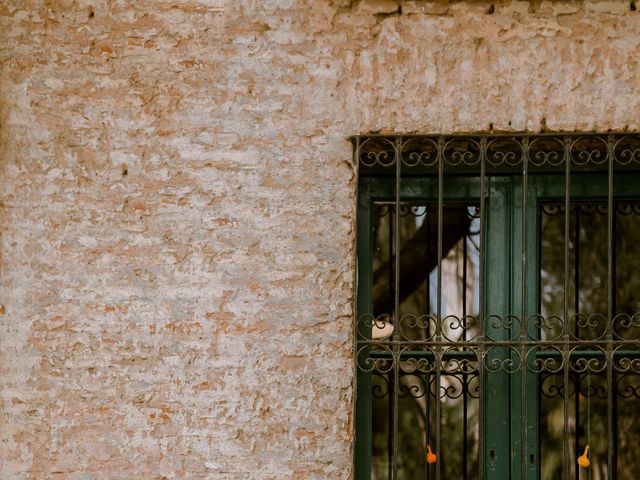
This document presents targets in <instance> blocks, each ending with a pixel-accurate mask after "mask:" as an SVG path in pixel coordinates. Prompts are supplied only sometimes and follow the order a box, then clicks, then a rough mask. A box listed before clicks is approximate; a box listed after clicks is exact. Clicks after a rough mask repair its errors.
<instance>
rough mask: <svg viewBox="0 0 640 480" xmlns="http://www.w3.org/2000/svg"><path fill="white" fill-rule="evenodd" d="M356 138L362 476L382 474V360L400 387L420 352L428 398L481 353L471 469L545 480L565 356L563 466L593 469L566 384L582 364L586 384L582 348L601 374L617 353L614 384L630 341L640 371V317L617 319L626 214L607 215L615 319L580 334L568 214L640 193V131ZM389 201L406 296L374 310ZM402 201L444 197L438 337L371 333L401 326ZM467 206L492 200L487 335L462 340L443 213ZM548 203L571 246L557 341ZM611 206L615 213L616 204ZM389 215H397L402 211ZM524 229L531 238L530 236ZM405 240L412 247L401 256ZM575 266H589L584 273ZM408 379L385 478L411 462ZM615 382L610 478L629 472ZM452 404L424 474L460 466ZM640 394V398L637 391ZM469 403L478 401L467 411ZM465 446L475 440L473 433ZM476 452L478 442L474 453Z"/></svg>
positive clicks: (482, 250) (483, 312) (482, 236)
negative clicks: (451, 309)
mask: <svg viewBox="0 0 640 480" xmlns="http://www.w3.org/2000/svg"><path fill="white" fill-rule="evenodd" d="M353 141H354V151H355V158H356V161H357V162H358V165H359V176H358V208H357V256H358V266H357V279H358V280H357V306H356V310H357V311H356V319H357V320H356V327H355V328H356V335H355V337H356V339H355V352H356V353H355V357H356V370H357V388H356V398H357V400H356V422H355V449H354V451H355V472H356V479H358V480H365V479H366V480H370V479H371V478H372V460H373V459H372V437H373V431H372V429H373V420H374V419H373V415H374V408H373V403H374V401H375V400H374V397H373V396H372V395H371V391H372V388H373V387H374V385H373V376H374V375H375V373H376V369H378V370H379V369H381V368H382V369H383V370H385V375H386V378H387V379H389V381H390V382H391V385H401V383H400V381H401V376H402V375H403V374H404V373H406V372H403V371H402V370H403V366H402V362H403V361H408V360H409V359H412V361H413V363H412V365H413V366H415V365H416V364H417V363H419V360H418V359H419V358H422V359H423V361H424V362H423V365H428V367H426V368H425V370H424V371H425V373H424V376H425V377H427V380H426V385H427V387H426V388H425V390H426V391H427V393H426V395H427V398H428V396H429V388H430V387H429V386H428V385H431V384H433V383H435V387H434V388H435V391H436V392H441V391H442V385H441V380H442V378H443V375H445V373H446V372H445V371H446V368H445V367H443V364H444V362H445V361H447V359H449V358H454V357H459V358H464V357H465V356H467V357H473V360H475V367H474V368H475V370H474V375H476V376H477V377H478V380H477V382H478V387H477V388H478V390H479V395H478V399H477V402H478V406H477V410H476V413H475V415H476V418H475V421H476V427H475V428H476V432H477V433H476V435H477V445H475V450H474V452H475V455H476V457H477V458H475V460H474V461H473V465H472V467H473V468H475V473H473V472H472V471H471V469H469V470H468V469H467V467H465V469H464V472H463V476H464V478H481V479H482V478H488V479H498V480H503V479H504V480H513V479H527V480H538V479H540V478H543V477H544V474H543V470H542V469H541V451H542V450H543V449H544V446H543V444H544V442H545V439H544V438H542V437H544V435H541V426H540V425H541V424H540V421H541V420H540V416H541V413H540V412H541V410H540V409H541V405H540V402H541V400H540V399H541V394H540V391H541V388H542V387H541V375H542V373H543V370H544V369H545V368H547V369H554V368H559V370H558V372H556V373H559V374H561V375H563V376H564V381H565V383H564V385H565V388H564V392H563V394H562V402H563V405H562V409H563V411H562V422H563V426H562V445H561V448H562V461H561V463H562V465H561V466H562V478H563V480H565V479H566V480H569V479H570V478H571V479H574V478H576V479H577V478H583V477H580V475H581V471H580V469H579V467H576V466H575V463H576V462H575V460H576V459H575V453H576V450H577V448H578V445H577V440H578V439H579V437H580V435H579V434H575V435H574V436H575V438H576V445H575V446H573V445H570V443H571V441H570V438H569V433H568V432H569V429H570V422H571V421H572V419H571V415H570V406H571V405H570V401H571V399H570V398H569V397H570V394H569V392H568V390H569V388H568V387H567V385H569V384H570V376H572V375H576V376H577V378H578V383H577V385H578V388H580V387H581V384H580V382H581V379H580V373H576V372H574V371H573V370H575V368H573V367H572V366H575V364H576V360H574V358H577V359H578V361H583V364H582V365H583V367H584V365H587V368H589V375H590V374H591V373H590V372H591V369H594V370H595V367H596V366H598V365H604V364H606V372H605V375H606V376H607V382H610V381H611V378H613V376H615V375H616V373H615V371H614V358H615V355H618V354H621V353H622V352H625V351H627V350H629V351H630V352H631V353H627V354H626V357H625V360H626V361H628V362H630V364H631V365H634V367H633V369H632V370H633V372H634V373H640V372H639V371H637V370H640V369H637V368H636V366H638V367H640V365H637V363H636V362H637V360H638V358H639V357H640V354H638V351H640V345H639V344H638V339H637V337H636V336H635V328H636V327H638V326H640V325H638V318H637V317H636V316H635V315H631V316H630V318H629V324H630V325H628V328H633V329H634V335H633V337H632V338H628V337H624V336H619V335H617V333H616V332H615V331H614V326H612V325H614V323H615V319H614V314H613V311H612V299H611V297H612V296H613V285H612V284H613V282H612V274H613V273H614V272H612V270H613V269H614V268H615V265H612V262H611V256H612V249H613V248H614V247H613V246H612V244H613V243H614V241H613V235H614V231H613V227H614V225H613V224H614V220H610V221H609V220H608V227H607V232H606V235H607V239H608V240H607V241H608V247H607V249H608V256H609V262H608V267H607V268H608V271H607V275H608V282H607V295H608V297H609V298H608V302H607V303H608V312H606V318H605V320H606V325H608V326H605V328H606V335H605V337H603V338H596V339H586V338H579V337H576V338H572V337H571V336H570V333H569V321H570V320H569V319H570V318H571V314H570V312H569V301H568V300H567V298H568V296H569V293H568V292H569V290H570V289H569V285H568V282H569V278H568V277H569V275H568V274H567V272H568V271H569V265H568V263H569V258H570V252H569V250H570V239H569V231H570V228H572V226H571V225H572V224H571V221H572V220H571V216H570V214H569V213H568V212H570V210H571V208H572V207H573V206H575V205H582V204H585V205H586V204H590V205H605V206H606V207H607V208H608V210H607V211H608V212H612V211H614V208H613V207H614V202H621V201H628V202H631V203H633V202H635V201H636V200H637V199H639V198H640V174H639V173H638V172H636V171H635V169H636V168H637V167H638V166H639V164H640V150H639V145H640V139H639V136H638V135H635V134H626V135H617V136H616V135H604V136H602V135H600V136H598V135H584V134H582V135H579V134H571V135H569V134H565V135H521V136H508V135H504V136H503V135H476V136H456V135H450V136H443V135H433V136H408V137H404V136H398V137H380V136H371V137H366V136H360V137H354V139H353ZM376 205H389V209H390V210H391V211H393V212H397V213H398V217H397V218H398V221H397V222H395V223H394V225H395V226H394V232H389V235H388V242H389V244H395V245H396V246H395V247H393V246H392V247H390V251H392V252H391V253H389V255H388V263H389V265H391V264H393V266H392V267H391V268H392V269H395V274H393V272H392V273H390V274H389V276H388V282H389V283H390V285H389V291H392V292H393V296H394V297H395V299H394V302H395V305H393V306H392V307H389V311H384V312H379V311H378V312H374V270H375V268H374V257H375V253H374V249H375V248H376V246H375V245H374V243H375V239H374V238H373V236H374V231H375V228H376V227H375V225H374V222H375V221H376V213H375V210H376ZM403 205H406V206H411V205H414V206H415V205H417V206H420V207H419V208H424V209H428V208H432V209H433V210H434V211H435V212H436V213H434V215H435V216H436V217H437V218H438V221H437V228H436V230H437V231H436V233H435V234H433V235H432V237H434V238H435V239H436V242H437V250H438V251H437V265H436V267H435V269H434V272H433V273H435V274H436V275H435V277H437V279H436V282H435V283H436V286H437V288H436V290H437V291H436V295H435V299H436V302H435V303H437V306H436V307H435V308H434V309H433V311H432V312H430V311H427V312H426V315H425V317H426V318H427V320H426V323H427V324H432V325H433V326H434V331H433V333H432V334H431V336H429V335H426V337H427V338H426V340H423V341H417V340H415V339H410V338H409V337H406V336H404V334H403V333H402V332H400V331H399V330H400V328H395V329H394V331H393V334H392V335H391V336H390V337H389V338H383V339H374V338H372V331H373V329H374V328H378V327H379V326H381V325H379V324H378V322H387V323H392V324H393V325H396V326H399V327H402V316H401V313H397V312H398V311H399V310H400V303H401V300H400V298H399V297H400V291H401V288H402V287H401V282H402V272H401V270H400V264H401V256H402V254H403V250H402V248H401V247H402V245H403V244H402V242H401V238H400V233H401V232H400V227H399V226H398V224H399V223H400V220H399V212H400V211H401V207H402V206H403ZM456 205H458V206H465V205H475V206H476V208H477V209H478V210H479V212H480V213H479V224H480V227H479V232H478V236H479V244H480V245H479V248H478V250H479V255H478V256H479V270H480V271H479V274H478V283H479V285H478V286H477V288H478V290H479V293H478V297H479V298H478V302H479V305H478V312H477V313H476V315H477V317H478V318H477V325H476V326H475V329H476V330H475V334H474V338H473V339H471V340H470V341H469V342H467V343H466V344H465V343H464V342H462V343H461V342H458V343H456V342H451V341H450V340H451V339H447V338H446V334H444V336H443V328H444V326H443V312H442V308H443V306H442V302H443V300H442V288H443V287H442V284H443V280H442V275H443V273H442V269H443V267H442V265H443V259H444V257H445V256H446V253H447V252H446V251H444V250H445V248H444V246H443V238H444V236H445V225H444V223H445V220H444V219H443V216H444V214H445V210H444V208H445V206H456ZM544 205H555V206H558V205H559V206H561V207H564V208H565V214H563V216H562V218H563V220H562V222H563V225H562V226H563V227H564V238H562V239H561V240H562V242H561V243H562V245H561V246H562V248H563V250H564V265H563V266H564V269H565V272H564V273H565V275H564V285H563V287H564V290H563V292H564V293H563V297H564V298H565V301H564V308H563V312H561V315H560V317H561V319H560V322H561V323H562V322H564V323H563V325H564V324H566V326H562V327H561V329H562V332H563V333H562V338H555V339H554V341H553V342H552V341H547V340H546V339H545V338H543V336H544V334H543V333H541V332H543V329H544V328H546V326H547V324H546V323H545V322H549V319H545V318H542V315H541V311H540V308H541V307H540V305H541V298H540V297H541V295H540V290H541V280H540V275H541V270H540V268H541V267H540V263H541V239H542V236H541V235H542V230H541V220H540V219H541V211H542V209H543V207H544ZM607 215H608V214H607ZM609 216H610V217H612V218H615V214H614V215H608V217H609ZM389 222H390V223H389V225H391V223H393V222H391V221H389ZM576 228H577V227H576ZM576 232H577V230H576ZM392 236H395V237H394V238H392ZM523 239H526V242H524V243H523ZM574 243H575V242H574ZM578 243H579V242H578ZM396 251H399V252H400V254H399V255H398V254H396ZM465 262H466V260H465ZM488 266H489V267H488ZM575 278H578V274H577V273H576V274H575ZM392 283H393V285H391V284H392ZM576 288H577V287H576ZM428 292H429V290H428ZM465 292H466V287H465ZM427 295H429V293H427ZM638 296H639V297H640V294H639V295H638ZM575 308H576V309H577V306H576V307H575ZM574 317H575V319H576V320H575V321H577V319H578V318H579V317H578V316H577V313H575V312H574ZM412 318H416V317H415V316H413V317H412ZM381 319H382V320H381ZM538 321H540V322H542V323H538ZM430 322H431V323H430ZM416 324H417V322H416ZM443 337H444V338H443ZM545 342H547V343H545ZM625 349H626V350H625ZM600 352H602V354H600ZM598 356H600V357H602V358H603V359H604V360H603V361H602V362H600V363H597V362H596V360H593V363H588V362H589V358H591V357H598ZM623 356H624V355H623ZM436 359H439V360H440V361H437V360H436ZM558 359H559V360H558ZM585 359H586V360H585ZM473 360H472V361H473ZM536 362H537V363H536ZM545 362H546V363H545ZM584 362H587V363H584ZM619 363H620V362H618V363H617V364H619ZM617 364H616V365H617ZM381 366H383V367H381ZM592 367H593V368H592ZM572 368H573V370H572ZM433 377H435V380H433ZM589 378H590V377H589ZM607 385H609V383H607ZM397 390H398V389H395V390H394V391H393V395H395V397H394V399H395V400H393V401H392V400H389V401H388V404H389V409H388V419H387V420H388V426H387V429H388V435H389V438H390V439H391V440H389V441H388V447H389V448H388V450H389V452H388V464H389V465H388V466H389V468H388V473H387V474H386V476H384V477H383V478H390V479H394V480H395V479H400V478H405V477H403V476H402V475H403V470H402V469H401V468H400V467H399V465H398V461H399V458H400V457H401V456H402V455H401V454H400V453H399V452H400V451H401V449H402V445H399V443H400V441H399V433H400V432H399V430H400V429H401V428H403V426H402V425H401V422H400V416H401V411H400V410H401V407H400V403H401V402H400V401H399V397H398V393H397ZM611 390H612V389H611V388H610V389H608V392H607V400H608V403H607V405H608V407H607V419H606V422H605V423H606V424H607V428H606V430H607V432H606V436H607V438H606V440H607V442H606V444H607V451H606V452H605V455H606V459H607V465H606V472H605V474H606V476H605V477H603V478H616V477H615V470H616V452H614V451H613V445H614V444H616V442H617V438H618V436H617V435H618V432H614V431H613V430H614V429H615V428H616V425H615V422H616V419H615V418H613V417H614V413H612V408H613V407H612V406H611V405H612V404H613V400H612V396H613V395H614V394H613V393H612V392H611ZM389 395H391V393H390V394H389ZM438 397H439V396H438ZM389 398H391V396H390V397H389ZM575 398H576V399H579V398H581V394H580V393H577V394H575ZM577 401H578V400H576V402H577ZM441 403H442V402H441V401H436V402H435V405H434V409H435V413H434V412H430V415H435V417H436V420H435V425H433V428H432V430H434V431H433V432H431V435H430V436H431V439H432V440H431V442H429V439H428V438H427V443H433V447H434V451H435V453H436V455H437V456H436V458H437V460H436V461H435V462H434V464H428V463H427V462H426V457H425V465H424V469H423V473H422V474H421V475H422V476H421V478H432V479H436V480H440V479H444V478H447V472H448V471H447V470H446V469H444V468H443V467H442V461H441V458H442V456H441V447H442V442H441V438H440V437H441V435H442V427H443V419H442V417H441V415H442V408H444V407H443V406H442V405H441ZM635 404H638V402H637V401H635ZM576 405H578V404H577V403H576ZM427 408H428V407H427ZM575 408H576V409H577V408H579V407H578V406H576V407H575ZM465 412H466V411H465ZM576 412H578V410H574V411H573V415H574V417H575V415H576ZM466 415H467V414H466V413H465V419H466ZM577 415H578V417H577V419H576V418H574V419H573V421H575V423H576V425H578V424H579V423H580V422H581V417H580V413H578V414H577ZM389 419H393V421H391V420H389ZM465 421H466V420H465ZM426 422H427V423H426V424H427V426H426V427H425V428H426V429H427V431H428V430H429V428H430V427H429V425H431V422H433V420H431V419H430V418H428V419H427V420H426ZM465 428H466V427H465ZM575 429H576V430H577V429H578V426H576V427H575ZM465 435H466V433H465ZM427 437H429V432H427ZM463 444H465V445H466V440H464V441H463ZM430 447H431V445H430ZM572 448H573V450H572ZM474 452H470V451H469V450H468V451H467V455H469V454H473V453H474ZM443 456H444V455H443ZM465 464H466V460H465ZM591 468H593V467H591ZM449 472H450V470H449ZM405 475H406V473H405ZM406 478H409V477H406ZM411 478H414V477H411ZM458 478H459V477H458ZM554 478H557V477H554ZM584 478H586V477H584Z"/></svg>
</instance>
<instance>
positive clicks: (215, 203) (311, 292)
mask: <svg viewBox="0 0 640 480" xmlns="http://www.w3.org/2000/svg"><path fill="white" fill-rule="evenodd" d="M632 7H633V5H632V4H630V3H629V2H619V1H590V2H548V1H547V2H544V1H543V2H522V1H514V2H506V3H495V4H493V6H492V5H491V4H489V3H485V2H477V1H475V2H456V3H447V2H425V1H421V0H413V1H408V0H407V1H403V2H398V1H393V0H361V1H357V0H354V1H349V0H343V1H331V0H136V1H125V0H40V1H36V0H0V202H1V203H0V229H1V230H0V234H1V244H0V275H1V277H0V305H1V307H0V413H1V416H0V478H2V479H3V480H4V479H6V480H24V479H73V480H97V479H262V480H266V479H347V478H351V475H352V467H351V464H352V453H351V452H352V450H351V445H352V444H351V441H352V405H353V390H352V383H353V368H352V353H351V350H352V321H353V293H352V292H353V284H354V249H353V241H354V238H353V236H354V191H355V173H354V168H353V166H352V164H351V161H350V159H351V146H350V143H349V142H348V140H347V138H348V136H350V135H352V134H357V133H360V132H370V131H378V130H383V131H398V132H466V131H487V130H489V129H491V128H493V129H495V130H504V131H522V130H529V131H538V130H540V129H541V128H546V129H549V130H574V129H577V130H607V129H615V130H622V129H625V128H628V129H631V130H638V129H640V113H639V112H640V67H639V63H638V62H639V60H640V56H639V55H638V52H639V49H638V46H639V43H640V12H638V11H635V10H634V9H633V8H632Z"/></svg>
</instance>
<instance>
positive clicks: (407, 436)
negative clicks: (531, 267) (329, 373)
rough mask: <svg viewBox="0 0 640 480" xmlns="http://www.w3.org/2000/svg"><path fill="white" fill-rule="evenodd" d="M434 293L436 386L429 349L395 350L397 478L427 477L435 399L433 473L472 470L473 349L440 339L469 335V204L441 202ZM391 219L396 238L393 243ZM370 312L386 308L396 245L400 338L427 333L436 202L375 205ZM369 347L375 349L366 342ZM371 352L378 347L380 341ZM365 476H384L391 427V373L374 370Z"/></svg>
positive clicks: (474, 279)
mask: <svg viewBox="0 0 640 480" xmlns="http://www.w3.org/2000/svg"><path fill="white" fill-rule="evenodd" d="M443 213H444V215H443V222H442V223H443V235H442V255H443V260H442V267H441V269H442V271H441V276H442V289H441V290H442V293H441V302H440V314H441V315H440V319H441V320H440V322H441V326H442V337H443V341H444V344H443V345H444V346H443V348H444V350H445V354H444V359H443V362H442V365H441V369H442V376H441V379H440V392H437V391H436V390H437V384H436V375H435V374H434V373H433V372H434V371H435V366H434V360H433V359H434V356H433V352H432V351H431V350H430V348H428V347H426V346H416V347H411V348H407V349H406V350H404V351H403V353H402V361H401V362H400V377H399V378H400V385H398V386H397V394H398V411H399V417H398V422H399V425H398V431H399V435H398V438H397V441H398V478H399V479H428V478H435V475H434V471H435V470H434V468H435V466H434V465H429V464H427V462H426V451H427V445H428V444H431V446H432V447H434V446H435V428H436V426H435V425H436V415H435V410H436V407H435V405H436V402H440V405H441V444H440V445H441V448H440V450H441V451H440V452H436V453H437V454H438V458H439V461H440V462H441V465H442V478H443V480H446V479H456V480H459V479H467V478H469V479H471V478H475V473H474V472H477V470H478V421H477V418H478V414H477V413H478V404H479V402H478V396H479V394H480V389H479V385H478V376H477V375H478V372H477V358H476V356H475V353H474V352H473V351H472V350H471V349H465V348H460V347H450V348H447V347H446V342H448V341H466V340H471V339H473V338H475V337H476V336H477V316H478V308H479V294H478V286H479V283H478V281H479V279H478V267H479V250H478V248H479V223H480V222H479V218H478V216H479V212H478V208H477V205H475V204H455V203H446V202H445V204H444V206H443ZM395 222H398V228H399V233H400V248H397V246H396V245H395V244H394V235H395V227H396V223H395ZM373 225H374V227H373V228H374V232H373V233H374V235H373V238H374V265H373V267H374V279H373V281H374V284H373V292H374V294H373V298H374V315H375V316H380V315H383V314H389V315H390V314H392V313H394V308H395V304H396V292H395V291H394V285H395V278H394V270H395V269H394V267H395V255H396V252H397V251H398V250H399V251H400V254H399V262H400V282H399V285H400V287H399V290H398V292H397V297H398V304H399V312H398V313H399V315H398V318H399V322H398V323H399V325H395V326H394V327H395V333H394V335H397V338H399V339H401V340H422V341H428V340H432V339H433V337H434V334H435V330H436V325H437V322H438V321H439V320H438V319H437V318H436V316H437V310H438V293H437V292H438V287H437V282H438V275H437V264H438V251H437V245H438V209H437V205H436V204H426V203H423V204H402V205H401V206H400V208H399V211H397V212H396V208H395V205H394V204H392V203H377V204H375V206H374V222H373ZM374 354H375V352H374ZM380 354H383V352H382V351H380ZM372 384H373V386H372V394H373V395H372V396H373V409H372V410H373V418H372V428H373V442H372V476H371V478H372V479H375V480H383V479H388V478H390V469H391V457H392V447H393V446H392V444H391V438H392V431H393V425H392V423H391V422H392V421H393V414H392V412H393V401H394V394H393V392H394V385H393V373H392V372H389V373H383V372H374V374H373V375H372Z"/></svg>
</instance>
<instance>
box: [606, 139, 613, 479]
mask: <svg viewBox="0 0 640 480" xmlns="http://www.w3.org/2000/svg"><path fill="white" fill-rule="evenodd" d="M607 154H608V160H609V164H608V167H609V168H608V178H607V209H608V212H607V213H608V215H607V345H606V348H607V353H606V361H607V480H614V476H613V462H614V456H613V448H614V442H613V438H612V436H613V420H614V419H613V388H612V378H613V356H612V341H613V329H612V327H613V325H612V322H613V216H614V212H613V136H612V135H608V136H607Z"/></svg>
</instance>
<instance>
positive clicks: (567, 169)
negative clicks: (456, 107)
mask: <svg viewBox="0 0 640 480" xmlns="http://www.w3.org/2000/svg"><path fill="white" fill-rule="evenodd" d="M570 141H571V140H570V139H569V137H565V139H564V162H565V165H564V296H563V301H564V305H563V317H564V322H563V323H564V327H563V329H562V330H563V333H562V338H563V346H562V352H563V355H562V356H563V362H562V363H563V365H562V373H563V377H564V392H563V396H562V397H563V398H562V418H563V422H564V425H563V445H562V452H563V462H562V478H563V479H564V480H569V363H570V361H571V359H570V358H569V356H570V355H569V343H568V342H569V221H570V219H571V212H570V202H569V197H570V194H571V162H570V158H569V155H568V154H569V145H570ZM577 395H578V394H577V393H576V396H577Z"/></svg>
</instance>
